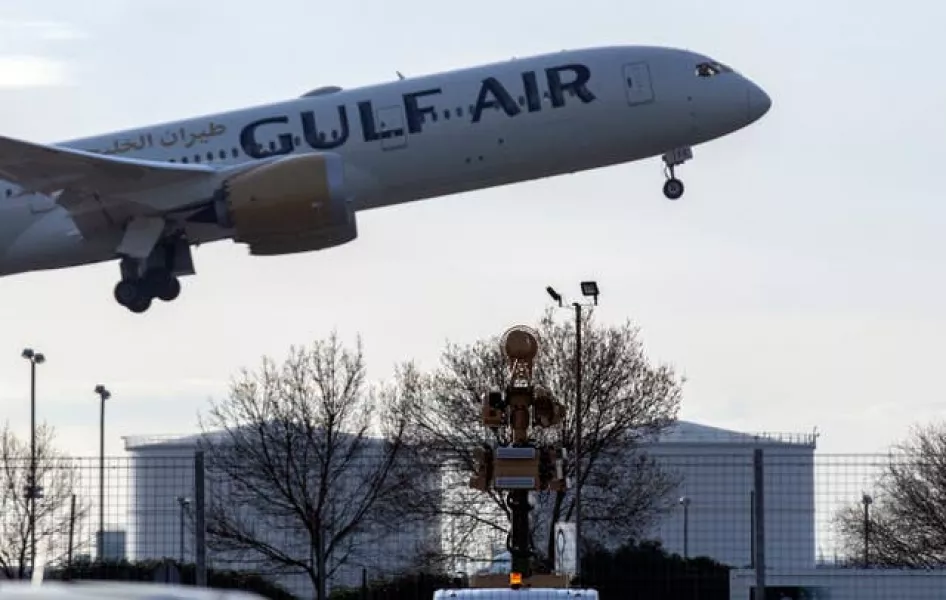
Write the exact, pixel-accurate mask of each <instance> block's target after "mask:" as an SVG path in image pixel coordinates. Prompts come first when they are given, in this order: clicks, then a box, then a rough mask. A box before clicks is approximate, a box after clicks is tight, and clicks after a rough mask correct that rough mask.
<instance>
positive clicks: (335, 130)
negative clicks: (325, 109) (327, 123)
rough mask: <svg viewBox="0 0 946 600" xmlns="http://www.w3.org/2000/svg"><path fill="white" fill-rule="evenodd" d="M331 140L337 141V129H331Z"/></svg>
mask: <svg viewBox="0 0 946 600" xmlns="http://www.w3.org/2000/svg"><path fill="white" fill-rule="evenodd" d="M332 139H333V140H337V139H338V130H337V129H333V130H332Z"/></svg>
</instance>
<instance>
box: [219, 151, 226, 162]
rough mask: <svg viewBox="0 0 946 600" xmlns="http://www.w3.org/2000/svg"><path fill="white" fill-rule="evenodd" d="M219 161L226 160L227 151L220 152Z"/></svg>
mask: <svg viewBox="0 0 946 600" xmlns="http://www.w3.org/2000/svg"><path fill="white" fill-rule="evenodd" d="M220 160H227V151H226V150H221V151H220Z"/></svg>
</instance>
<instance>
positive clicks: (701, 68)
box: [696, 61, 732, 77]
mask: <svg viewBox="0 0 946 600" xmlns="http://www.w3.org/2000/svg"><path fill="white" fill-rule="evenodd" d="M720 73H732V69H731V68H729V67H728V66H726V65H724V64H723V63H721V62H716V61H710V62H701V63H699V64H698V65H696V75H697V77H714V76H716V75H719V74H720Z"/></svg>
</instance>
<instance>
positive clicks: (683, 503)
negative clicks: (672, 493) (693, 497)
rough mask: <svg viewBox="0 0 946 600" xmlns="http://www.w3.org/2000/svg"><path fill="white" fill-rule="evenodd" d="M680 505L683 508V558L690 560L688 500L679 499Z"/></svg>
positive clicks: (687, 498)
mask: <svg viewBox="0 0 946 600" xmlns="http://www.w3.org/2000/svg"><path fill="white" fill-rule="evenodd" d="M680 505H681V506H683V558H684V559H687V558H690V498H689V496H683V497H682V498H680Z"/></svg>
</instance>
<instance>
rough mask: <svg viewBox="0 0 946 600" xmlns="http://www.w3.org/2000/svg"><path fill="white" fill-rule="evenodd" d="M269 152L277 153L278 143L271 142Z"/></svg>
mask: <svg viewBox="0 0 946 600" xmlns="http://www.w3.org/2000/svg"><path fill="white" fill-rule="evenodd" d="M269 151H270V152H275V151H276V142H274V141H272V140H270V141H269Z"/></svg>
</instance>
